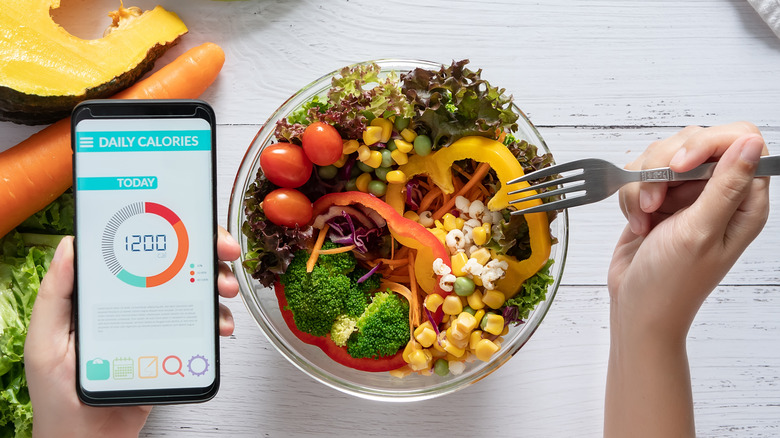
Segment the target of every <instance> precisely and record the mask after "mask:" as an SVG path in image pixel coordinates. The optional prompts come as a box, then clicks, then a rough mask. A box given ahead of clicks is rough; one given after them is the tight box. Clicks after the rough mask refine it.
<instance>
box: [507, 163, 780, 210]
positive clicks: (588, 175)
mask: <svg viewBox="0 0 780 438" xmlns="http://www.w3.org/2000/svg"><path fill="white" fill-rule="evenodd" d="M715 164H717V163H714V162H712V163H704V164H702V165H700V166H698V167H696V168H694V169H692V170H690V171H688V172H682V173H677V172H674V171H672V169H670V168H668V167H659V168H657V169H645V170H625V169H621V168H619V167H617V166H615V165H614V164H612V163H610V162H608V161H604V160H600V159H597V158H586V159H583V160H577V161H572V162H569V163H563V164H558V165H555V166H550V167H545V168H544V169H539V170H537V171H534V172H531V173H528V174H526V175H523V176H521V177H520V178H515V179H513V180H511V181H509V182H507V184H516V183H519V182H527V181H532V180H535V179H540V178H545V177H548V176H552V175H556V174H559V173H565V172H575V171H576V172H577V173H574V174H572V175H568V176H563V177H561V178H557V179H553V180H550V181H545V182H542V183H539V184H534V185H530V186H528V187H524V188H522V189H519V190H514V191H511V192H509V193H508V194H509V195H514V194H519V193H526V192H529V191H531V190H537V189H543V188H547V187H554V186H558V185H562V184H566V185H565V186H563V187H561V188H559V189H555V190H550V191H548V192H542V193H537V194H534V195H531V196H527V197H524V198H520V199H514V200H512V201H509V203H510V204H516V203H518V202H526V201H531V200H534V199H542V198H548V197H551V196H558V195H565V194H567V193H568V194H578V193H579V192H584V193H582V194H578V195H577V196H572V197H564V198H563V199H560V200H557V201H553V202H548V203H546V204H541V205H536V206H534V207H529V208H524V209H520V210H516V211H513V212H512V214H528V213H538V212H542V211H551V210H563V209H564V208H570V207H577V206H579V205H584V204H590V203H593V202H597V201H601V200H602V199H606V198H608V197H610V196H611V195H612V194H614V193H615V192H616V191H618V189H619V188H620V187H622V186H624V185H625V184H628V183H631V182H638V181H642V182H668V181H690V180H702V179H708V178H710V177H711V176H712V172H713V171H714V170H715ZM771 175H780V155H772V156H764V157H761V160H760V162H759V164H758V169H757V170H756V176H771ZM570 183H574V184H570Z"/></svg>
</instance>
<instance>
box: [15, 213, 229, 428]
mask: <svg viewBox="0 0 780 438" xmlns="http://www.w3.org/2000/svg"><path fill="white" fill-rule="evenodd" d="M240 253H241V249H240V247H239V245H238V243H237V242H236V241H235V239H233V237H232V236H231V235H230V234H229V233H228V232H227V231H225V229H224V228H222V227H219V237H218V239H217V255H218V257H219V259H220V260H222V261H223V262H221V263H220V266H219V277H218V280H217V286H218V288H219V295H220V296H222V297H224V298H233V297H235V296H236V295H237V294H238V282H237V281H236V278H235V276H234V275H233V273H232V271H231V270H230V268H229V267H228V266H227V265H226V264H225V263H224V261H230V260H236V259H237V258H238V257H239V256H240ZM73 280H74V274H73V238H72V237H66V238H64V239H63V240H62V242H60V244H59V246H58V247H57V251H56V252H55V254H54V259H53V260H52V263H51V267H50V268H49V271H48V273H47V274H46V276H45V278H44V279H43V282H42V283H41V287H40V290H39V291H38V297H37V299H36V301H35V305H34V307H33V314H32V318H31V320H30V327H29V330H28V335H27V341H26V343H25V348H24V358H25V361H24V362H25V372H26V374H27V381H28V385H29V388H30V398H31V400H32V404H33V411H34V415H35V417H34V419H33V434H34V436H36V437H46V436H58V437H70V436H72V437H92V436H110V437H125V436H128V437H129V436H132V437H136V436H138V433H139V432H140V430H141V428H142V427H143V425H144V423H145V422H146V418H147V416H148V415H149V412H150V411H151V410H152V408H151V406H122V407H90V406H87V405H84V404H83V403H81V401H80V400H79V398H78V396H77V394H76V352H75V336H74V331H73V330H74V325H73V320H72V307H73V302H72V295H73ZM233 328H234V325H233V316H232V314H231V312H230V310H229V309H228V308H227V307H226V306H224V305H222V304H220V309H219V333H220V335H222V336H228V335H230V334H232V333H233Z"/></svg>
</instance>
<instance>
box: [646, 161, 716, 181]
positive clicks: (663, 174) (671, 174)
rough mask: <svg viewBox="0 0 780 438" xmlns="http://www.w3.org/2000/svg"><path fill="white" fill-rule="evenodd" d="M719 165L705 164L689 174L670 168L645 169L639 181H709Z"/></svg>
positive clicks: (688, 172)
mask: <svg viewBox="0 0 780 438" xmlns="http://www.w3.org/2000/svg"><path fill="white" fill-rule="evenodd" d="M715 164H717V163H704V164H702V165H699V166H697V167H695V168H693V169H691V170H689V171H687V172H682V173H677V172H675V171H673V170H672V169H671V168H669V167H659V168H657V169H645V170H640V171H639V181H642V182H664V181H692V180H698V179H709V178H710V177H711V176H712V172H713V171H714V170H715Z"/></svg>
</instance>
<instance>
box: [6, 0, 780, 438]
mask: <svg viewBox="0 0 780 438" xmlns="http://www.w3.org/2000/svg"><path fill="white" fill-rule="evenodd" d="M116 3H118V2H116V1H114V0H111V1H108V0H94V1H91V2H90V1H88V0H68V1H64V2H63V11H61V12H59V13H57V14H56V15H57V16H58V17H59V19H61V20H62V22H63V23H66V26H67V28H69V29H70V30H71V31H73V32H75V33H77V34H79V35H86V36H89V35H91V34H94V33H97V31H96V28H100V29H101V30H102V28H103V27H104V25H105V24H107V20H108V19H107V18H104V11H108V10H111V9H113V8H115V7H116ZM156 3H157V2H156V1H152V0H137V1H130V0H127V4H128V5H130V4H133V5H139V6H142V7H145V8H150V7H152V6H154V4H156ZM159 3H160V4H162V5H163V6H165V7H166V8H168V9H170V10H173V11H175V12H177V13H178V14H179V15H180V16H181V17H182V19H183V20H184V21H185V23H186V24H187V25H188V26H189V28H190V32H189V34H188V35H187V36H186V37H184V39H183V41H182V42H181V44H180V45H179V46H177V47H175V48H173V49H172V50H171V51H170V52H169V53H168V54H167V55H165V58H163V61H168V60H170V59H172V58H173V57H174V56H176V55H178V54H180V53H182V52H183V51H184V50H185V49H187V48H189V47H192V46H195V45H198V44H200V43H202V42H204V41H214V42H216V43H218V44H220V45H221V46H222V47H223V48H224V49H225V51H226V54H227V60H226V63H225V66H224V69H223V71H222V73H221V74H220V77H219V79H218V81H217V82H216V83H215V84H214V86H212V88H211V89H210V90H209V91H208V92H207V93H206V94H205V95H204V96H203V98H204V99H205V100H207V101H209V102H210V103H212V105H213V106H214V107H215V109H216V111H217V115H218V120H219V131H218V140H219V145H218V146H219V168H218V175H219V180H218V190H219V215H220V221H221V223H222V224H225V218H226V211H227V206H228V197H229V193H230V190H231V187H232V183H233V178H234V175H235V171H236V169H237V168H238V165H239V163H240V161H241V158H242V156H243V153H244V151H245V149H246V148H247V146H248V145H249V144H250V142H251V140H252V138H253V136H254V135H255V133H256V132H257V131H258V129H259V128H260V126H261V124H262V123H263V122H264V121H265V120H266V118H267V117H268V116H269V115H270V114H271V113H272V112H273V110H275V109H276V108H277V107H278V106H279V105H280V103H281V102H282V101H283V100H284V99H285V98H286V97H288V96H289V95H290V94H292V93H293V92H294V91H296V90H297V89H298V88H300V87H301V86H303V85H305V84H307V83H309V82H310V81H312V80H314V79H316V78H317V77H319V76H321V75H322V74H324V73H327V72H329V71H331V70H334V69H336V68H339V67H341V66H343V65H346V64H350V63H353V62H356V61H363V60H368V59H379V58H392V57H401V58H415V59H429V60H432V61H438V62H449V61H451V60H452V59H462V58H469V59H471V61H472V63H471V65H472V66H473V67H481V68H482V69H483V77H485V78H487V79H488V80H490V81H491V82H492V83H494V84H496V85H499V86H501V87H505V88H506V89H507V90H508V92H510V93H512V94H514V96H515V100H516V102H517V103H518V105H519V106H520V107H521V108H522V109H524V110H525V111H526V113H527V114H528V116H529V117H530V118H531V120H532V121H533V122H534V123H535V124H536V125H537V127H538V128H539V130H540V132H541V134H542V136H543V137H544V138H545V140H546V141H547V143H548V145H549V146H550V148H551V149H552V150H553V151H554V153H555V155H556V158H557V159H558V160H559V161H568V160H572V159H576V158H580V157H586V156H597V157H603V158H606V159H609V160H612V161H613V162H615V163H618V164H621V165H623V164H625V163H627V162H629V161H631V160H632V159H633V158H634V157H636V156H637V155H638V154H639V153H640V152H641V151H642V150H644V148H645V147H646V146H647V145H648V144H649V143H650V142H651V141H653V140H655V139H659V138H663V137H666V136H668V135H670V134H672V133H673V132H675V131H677V130H678V129H680V128H681V127H683V126H686V125H689V124H699V125H714V124H721V123H728V122H731V121H736V120H749V121H752V122H754V123H756V124H757V125H758V126H759V127H760V128H761V129H762V131H763V133H764V135H765V137H766V138H767V140H768V142H769V144H770V151H771V152H772V153H775V154H777V153H780V39H778V38H776V37H775V35H774V34H773V33H772V32H771V31H770V30H769V29H768V28H767V27H766V25H765V23H764V22H763V21H761V19H760V18H759V16H758V15H757V14H756V13H755V11H754V10H753V9H752V8H751V7H750V5H749V4H748V3H747V2H745V1H742V0H699V1H695V0H694V1H666V0H664V1H661V0H658V1H655V0H653V1H640V0H622V1H605V0H580V1H576V2H574V1H564V0H555V1H545V2H525V1H516V0H481V1H477V0H474V1H466V0H427V1H420V0H397V1H379V0H327V1H326V0H321V1H315V0H287V1H282V0H249V1H244V2H230V3H223V2H217V1H210V0H178V1H177V0H159ZM88 4H89V5H88ZM158 65H159V64H158ZM37 129H39V128H30V127H20V126H16V125H13V124H10V123H0V149H4V148H7V147H10V146H12V145H14V144H16V143H17V142H19V141H21V140H22V139H24V138H26V137H27V136H29V135H30V134H32V133H33V132H35V131H36V130H37ZM777 181H778V180H775V181H773V184H772V195H771V196H772V197H773V198H774V202H773V205H772V207H773V208H777V207H778V202H777V199H778V198H777V191H778V189H780V187H778V182H777ZM570 214H571V216H570V223H571V236H570V250H569V256H568V260H567V265H566V271H565V275H564V280H563V283H564V284H563V286H562V287H561V288H560V290H559V292H558V296H557V298H556V300H555V303H554V305H553V307H552V309H551V311H550V313H549V314H548V315H547V318H546V319H545V321H544V322H543V324H542V325H541V327H540V328H539V330H538V331H537V332H536V334H535V335H534V336H533V338H532V339H531V341H530V342H529V343H528V344H527V345H526V346H525V347H524V348H523V349H522V350H521V351H520V352H519V353H518V354H517V355H516V357H515V358H514V359H512V360H511V361H510V362H509V363H507V364H506V365H505V366H503V367H502V368H501V369H500V370H498V371H497V372H495V373H493V374H491V375H490V376H488V377H487V378H486V379H484V380H483V381H481V382H479V383H478V384H475V385H473V386H471V387H469V388H466V389H464V390H462V391H460V392H457V393H455V394H452V395H449V396H446V397H443V398H439V399H434V400H430V401H425V402H419V403H412V404H385V403H379V402H368V401H364V400H361V399H358V398H354V397H352V396H348V395H344V394H341V393H339V392H337V391H335V390H333V389H330V388H328V387H326V386H324V385H322V384H320V383H318V382H316V381H314V380H312V379H311V378H309V377H307V376H306V375H304V374H303V373H301V372H300V371H298V370H297V369H296V368H294V367H292V366H291V365H290V364H288V362H287V361H286V360H285V359H284V358H283V357H282V356H281V355H280V354H279V353H277V352H276V350H274V348H273V347H272V346H271V345H270V344H269V342H268V341H267V340H266V338H265V337H264V336H263V334H262V333H261V332H260V330H259V328H258V327H257V326H256V325H255V323H254V321H253V320H252V319H251V318H250V316H249V314H248V313H247V311H246V310H245V308H244V305H243V303H242V302H241V300H240V299H235V300H228V301H226V304H227V305H228V306H229V307H230V308H231V309H232V311H233V313H234V315H235V320H236V330H235V334H234V335H233V336H231V337H230V338H227V339H223V342H222V358H223V364H224V365H223V368H222V387H221V390H220V392H219V394H218V396H217V397H216V398H215V399H214V400H212V401H211V402H209V403H206V404H200V405H187V406H168V407H159V408H155V410H154V411H153V412H152V414H151V417H150V418H149V421H148V423H147V425H146V427H145V428H144V430H143V432H142V434H141V435H142V436H212V435H218V434H219V435H220V436H232V437H239V436H272V437H286V436H314V435H319V436H376V437H384V436H486V435H487V434H488V433H501V434H502V435H507V436H534V437H536V436H538V437H574V436H598V435H600V434H601V431H602V416H603V400H604V384H605V379H606V366H607V354H608V348H609V337H608V301H609V298H608V294H607V289H606V271H607V266H608V263H609V259H610V256H611V252H612V248H613V246H614V243H615V241H616V239H617V236H618V234H619V232H620V230H621V229H622V227H623V226H624V224H625V221H624V219H623V217H622V215H621V214H620V212H619V209H618V207H617V203H616V200H615V198H614V197H613V198H612V199H609V200H607V201H604V202H602V203H600V204H598V205H592V206H587V207H582V208H578V209H575V210H573V211H571V212H570ZM779 228H780V214H779V213H778V212H777V211H773V212H772V213H771V215H770V219H769V223H768V224H767V226H766V228H765V230H764V232H763V233H762V234H761V236H760V237H759V238H758V240H757V241H756V242H755V243H754V244H753V245H752V246H751V247H750V248H749V249H748V251H747V252H746V253H745V254H744V256H743V257H742V259H741V260H740V261H739V262H738V264H737V266H736V267H735V268H734V269H733V271H732V272H731V273H730V274H729V275H728V276H727V277H726V279H725V280H724V281H723V284H722V285H721V286H720V287H719V288H718V289H717V290H716V291H715V292H714V293H713V295H712V296H711V297H710V299H709V300H708V301H707V302H706V304H705V305H704V307H703V308H702V310H701V312H700V313H699V315H698V317H697V319H696V322H695V323H694V327H693V328H692V330H691V332H690V341H689V353H690V361H691V368H692V379H693V386H694V388H693V389H694V397H695V405H696V406H695V409H696V419H697V427H698V431H699V433H700V435H701V436H723V437H732V436H751V437H758V436H763V437H769V436H778V435H780V402H779V400H780V348H779V347H780V297H779V296H778V294H780V274H778V272H780V257H779V256H778V255H777V254H778V253H777V248H778V247H780V229H779Z"/></svg>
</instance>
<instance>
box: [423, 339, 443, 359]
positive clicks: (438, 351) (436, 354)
mask: <svg viewBox="0 0 780 438" xmlns="http://www.w3.org/2000/svg"><path fill="white" fill-rule="evenodd" d="M432 347H433V348H429V349H428V351H430V352H431V357H432V358H433V359H439V358H442V357H445V356H447V352H446V351H444V349H443V348H441V347H440V346H439V343H438V342H434V343H433V345H432Z"/></svg>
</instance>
